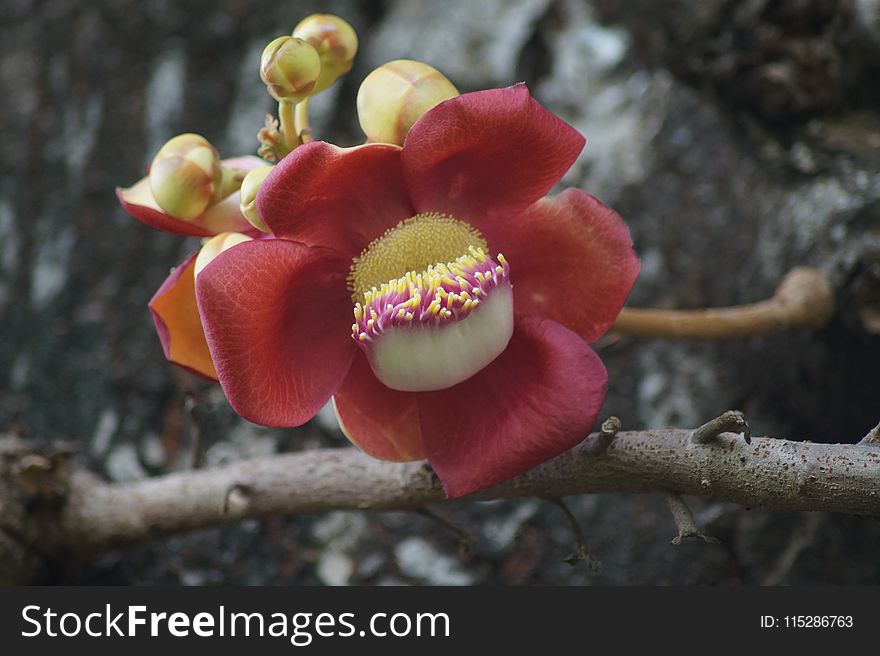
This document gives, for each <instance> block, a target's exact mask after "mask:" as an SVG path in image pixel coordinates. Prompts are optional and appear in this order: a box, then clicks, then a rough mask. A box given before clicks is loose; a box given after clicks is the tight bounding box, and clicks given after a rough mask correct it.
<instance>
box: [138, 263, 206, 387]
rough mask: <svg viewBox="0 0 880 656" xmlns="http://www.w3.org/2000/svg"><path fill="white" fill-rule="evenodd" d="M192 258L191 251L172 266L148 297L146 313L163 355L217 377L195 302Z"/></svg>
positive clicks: (194, 370) (203, 373) (193, 369)
mask: <svg viewBox="0 0 880 656" xmlns="http://www.w3.org/2000/svg"><path fill="white" fill-rule="evenodd" d="M195 260H196V256H195V254H193V255H190V256H189V257H188V258H187V259H186V260H184V261H183V262H182V263H181V264H180V265H179V266H177V267H175V269H174V271H172V272H171V275H169V276H168V278H167V279H166V280H165V282H164V283H162V286H161V287H160V288H159V290H158V291H157V292H156V293H155V294H154V295H153V298H152V299H151V300H150V305H149V307H150V313H151V314H152V315H153V322H154V323H155V324H156V332H157V333H158V334H159V340H160V341H161V342H162V350H163V351H164V353H165V357H166V358H167V359H168V360H169V361H170V362H173V363H174V364H177V365H180V366H181V367H183V368H185V369H188V370H190V371H192V372H193V373H196V374H198V375H200V376H203V377H205V378H208V379H210V380H217V372H216V371H215V369H214V363H213V362H212V361H211V354H210V352H209V351H208V343H207V342H206V341H205V333H204V331H203V330H202V321H201V318H200V317H199V308H198V306H197V305H196V288H195V278H194V277H193V267H194V265H195Z"/></svg>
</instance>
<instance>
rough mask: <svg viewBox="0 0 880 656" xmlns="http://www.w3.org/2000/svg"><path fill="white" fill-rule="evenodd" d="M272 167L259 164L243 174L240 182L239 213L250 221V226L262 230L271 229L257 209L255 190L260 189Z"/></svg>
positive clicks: (268, 230) (267, 230)
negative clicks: (259, 165)
mask: <svg viewBox="0 0 880 656" xmlns="http://www.w3.org/2000/svg"><path fill="white" fill-rule="evenodd" d="M272 168H273V167H271V166H261V167H260V168H257V169H254V170H253V171H250V172H249V173H248V174H247V175H246V176H245V178H244V180H243V181H242V183H241V197H240V200H241V213H242V214H243V215H244V218H246V219H247V220H248V221H250V222H251V225H252V226H254V227H255V228H256V229H257V230H261V231H263V232H271V230H270V229H269V226H267V225H266V222H265V221H263V218H262V217H261V216H260V212H259V210H257V192H258V191H259V190H260V186H261V185H262V184H263V180H265V179H266V176H267V175H269V173H271V171H272Z"/></svg>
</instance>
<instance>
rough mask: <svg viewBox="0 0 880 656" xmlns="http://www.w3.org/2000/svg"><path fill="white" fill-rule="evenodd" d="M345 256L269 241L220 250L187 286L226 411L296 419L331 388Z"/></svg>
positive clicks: (342, 314) (345, 335)
mask: <svg viewBox="0 0 880 656" xmlns="http://www.w3.org/2000/svg"><path fill="white" fill-rule="evenodd" d="M347 274H348V260H342V259H340V258H339V256H338V255H337V254H336V253H334V252H333V251H331V250H328V249H324V248H310V247H307V246H304V245H302V244H298V243H295V242H289V241H284V240H279V239H271V240H263V241H249V242H245V243H242V244H238V245H237V246H233V247H232V248H230V249H229V250H227V251H225V252H223V253H221V254H220V255H219V256H218V257H217V258H216V259H215V260H214V261H212V262H211V263H210V264H209V265H208V266H207V267H205V269H204V270H203V271H202V272H201V273H200V274H199V277H198V280H197V284H196V293H197V297H198V303H199V310H200V311H201V314H202V322H203V325H204V326H205V335H206V337H207V340H208V345H209V347H210V350H211V356H212V358H213V360H214V364H215V366H216V367H217V373H218V375H219V378H220V385H221V386H222V387H223V391H224V392H225V393H226V398H227V399H229V402H230V403H231V404H232V407H233V408H234V409H235V411H236V412H237V413H238V414H240V415H241V416H242V417H244V418H245V419H248V420H250V421H253V422H255V423H258V424H264V425H267V426H298V425H300V424H302V423H304V422H306V421H308V420H309V419H311V418H312V417H313V416H314V415H315V414H316V413H317V412H318V410H320V409H321V407H322V406H323V405H324V404H325V403H326V402H327V400H328V399H329V398H330V396H331V395H333V393H334V392H336V390H337V389H338V388H339V386H340V385H341V384H342V381H343V380H344V379H345V376H346V374H347V372H348V369H349V366H350V365H351V359H352V357H353V355H354V351H355V349H356V347H355V344H354V342H353V341H352V339H351V321H352V315H351V297H350V295H349V292H348V290H347V288H346V283H345V279H346V275H347Z"/></svg>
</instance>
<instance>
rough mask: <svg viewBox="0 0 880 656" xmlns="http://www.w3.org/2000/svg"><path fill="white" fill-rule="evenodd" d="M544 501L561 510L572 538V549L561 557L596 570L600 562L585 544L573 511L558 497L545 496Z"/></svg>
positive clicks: (574, 563) (568, 561)
mask: <svg viewBox="0 0 880 656" xmlns="http://www.w3.org/2000/svg"><path fill="white" fill-rule="evenodd" d="M545 501H548V502H549V503H552V504H553V505H554V506H556V507H557V508H559V509H560V510H561V511H562V514H563V516H564V517H565V523H566V524H567V525H568V530H569V531H571V535H572V537H573V538H574V551H572V552H571V553H570V554H568V555H567V556H566V557H565V558H563V560H564V561H565V562H566V563H568V564H569V565H577V564H578V563H584V564H585V565H586V566H587V567H589V568H590V569H591V570H592V571H594V572H598V571H599V569H600V568H601V567H602V563H601V562H599V561H598V560H596V558H595V557H593V554H592V552H591V551H590V548H589V547H588V546H587V539H586V538H585V537H584V532H583V530H581V525H580V523H579V522H578V520H577V517H575V516H574V513H573V512H571V508H569V507H568V505H567V504H566V503H565V501H563V500H562V499H560V498H554V497H547V498H545Z"/></svg>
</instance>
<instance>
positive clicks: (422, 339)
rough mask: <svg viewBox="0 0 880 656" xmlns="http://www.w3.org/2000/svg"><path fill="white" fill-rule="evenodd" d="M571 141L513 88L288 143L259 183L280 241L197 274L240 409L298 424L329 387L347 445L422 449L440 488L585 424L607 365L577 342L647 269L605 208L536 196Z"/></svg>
mask: <svg viewBox="0 0 880 656" xmlns="http://www.w3.org/2000/svg"><path fill="white" fill-rule="evenodd" d="M583 145H584V139H583V137H581V135H580V134H579V133H578V132H577V131H576V130H574V129H573V128H572V127H571V126H569V125H567V124H566V123H564V122H563V121H562V120H560V119H558V118H557V117H555V116H553V115H552V114H550V113H549V112H548V111H546V110H545V109H544V108H542V107H541V106H540V105H539V104H538V103H537V102H535V101H534V100H533V99H532V98H531V96H530V95H529V92H528V90H527V88H526V87H525V85H517V86H514V87H510V88H506V89H495V90H488V91H480V92H476V93H469V94H464V95H462V96H458V97H455V98H452V99H450V100H447V101H445V102H442V103H440V104H439V105H437V106H436V107H434V108H433V109H431V110H430V111H428V112H427V113H426V114H425V115H424V116H423V117H422V118H421V119H419V120H418V121H417V122H416V123H415V125H414V126H413V127H412V129H411V131H410V132H409V134H408V135H407V136H406V140H405V142H404V144H403V147H402V148H401V147H399V146H396V145H390V144H378V143H372V144H367V145H364V146H359V147H355V148H350V149H343V148H338V147H335V146H332V145H330V144H327V143H324V142H312V143H310V144H306V145H305V146H301V147H300V148H297V149H296V150H295V151H294V152H293V153H291V154H290V155H289V156H287V157H286V158H285V159H284V160H282V161H281V162H280V163H279V164H278V165H277V166H276V167H275V169H274V170H273V171H272V172H271V173H270V174H269V176H268V177H267V178H266V180H265V182H264V183H263V186H262V188H261V189H260V192H259V194H258V196H257V207H258V208H259V211H260V215H261V217H262V219H263V220H264V221H265V222H266V224H267V225H268V226H269V227H270V228H271V230H272V232H273V233H274V236H275V237H276V239H272V240H262V241H260V240H255V241H248V242H245V243H242V244H239V245H237V246H234V247H233V248H230V249H229V250H227V251H225V252H224V253H222V254H220V255H219V256H218V257H217V258H216V259H214V260H213V261H212V262H211V263H210V264H208V265H207V266H206V267H205V268H204V270H202V272H201V273H200V275H199V277H198V279H197V281H196V287H197V289H196V293H197V297H198V303H199V308H200V310H201V313H202V319H203V324H204V327H205V333H206V336H207V340H208V344H209V347H210V351H211V355H212V358H213V361H214V364H215V365H216V367H217V373H218V375H219V380H220V384H221V386H222V388H223V390H224V392H225V393H226V396H227V398H228V399H229V401H230V403H231V404H232V406H233V407H234V409H235V410H236V411H237V412H238V413H239V414H241V415H242V416H243V417H245V418H246V419H249V420H251V421H253V422H256V423H259V424H264V425H271V426H296V425H299V424H302V423H304V422H305V421H307V420H309V419H310V418H311V417H312V416H314V415H315V414H316V413H317V411H318V410H319V409H320V408H321V407H322V406H323V405H324V403H325V402H326V401H327V400H328V399H329V398H331V397H332V399H333V402H334V407H335V409H336V413H337V416H338V418H339V422H340V426H341V428H342V430H343V431H344V433H345V434H346V435H347V436H348V438H349V439H350V440H351V441H352V442H354V443H355V444H356V445H358V446H359V447H360V448H362V449H363V450H364V451H366V452H367V453H369V454H371V455H373V456H375V457H377V458H383V459H388V460H398V461H400V460H414V459H421V458H427V459H428V461H429V462H430V463H431V465H432V466H433V468H434V470H435V471H436V473H437V475H438V476H439V477H440V479H441V481H442V482H443V485H444V488H445V490H446V493H447V495H448V496H450V497H457V496H461V495H464V494H468V493H470V492H473V491H475V490H477V489H480V488H483V487H486V486H489V485H493V484H495V483H498V482H500V481H504V480H506V479H509V478H511V477H513V476H516V475H518V474H520V473H522V472H524V471H526V470H528V469H530V468H532V467H534V466H536V465H538V464H540V463H541V462H544V461H546V460H548V459H550V458H552V457H554V456H556V455H558V454H560V453H562V452H563V451H566V450H567V449H569V448H571V447H572V446H574V445H575V444H576V443H578V442H579V441H580V440H582V439H583V438H584V437H585V435H587V434H588V433H589V431H590V430H591V429H592V427H593V425H594V423H595V421H596V418H597V415H598V413H599V410H600V408H601V406H602V403H603V401H604V396H605V388H606V381H607V374H606V371H605V368H604V366H603V365H602V362H601V361H600V359H599V357H598V356H597V355H596V354H595V353H594V352H593V350H592V349H591V348H590V346H589V342H591V341H594V340H596V339H597V338H598V337H600V336H601V335H602V334H603V333H604V332H605V331H606V330H607V329H608V327H609V326H610V325H611V323H612V322H613V321H614V319H615V317H616V316H617V314H618V312H619V311H620V309H621V307H622V305H623V303H624V301H625V299H626V296H627V294H628V293H629V291H630V289H631V287H632V285H633V282H634V281H635V278H636V275H637V273H638V270H639V263H638V260H637V258H636V256H635V254H634V252H633V249H632V242H631V239H630V236H629V232H628V230H627V228H626V226H625V225H624V223H623V221H622V220H621V219H620V217H619V216H618V215H617V214H616V213H614V212H613V211H612V210H610V209H608V208H607V207H605V206H604V205H602V204H601V203H600V202H599V201H597V200H596V199H595V198H594V197H593V196H591V195H589V194H587V193H585V192H583V191H581V190H578V189H568V190H566V191H563V192H562V193H560V194H559V195H556V196H550V197H545V194H546V193H547V192H548V191H549V190H550V189H551V187H553V185H554V184H556V183H557V182H558V181H559V179H560V178H561V177H562V175H563V174H564V173H565V171H566V170H568V168H569V167H570V166H571V164H572V163H573V162H574V160H575V158H576V157H577V156H578V154H579V152H580V151H581V149H582V148H583Z"/></svg>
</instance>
